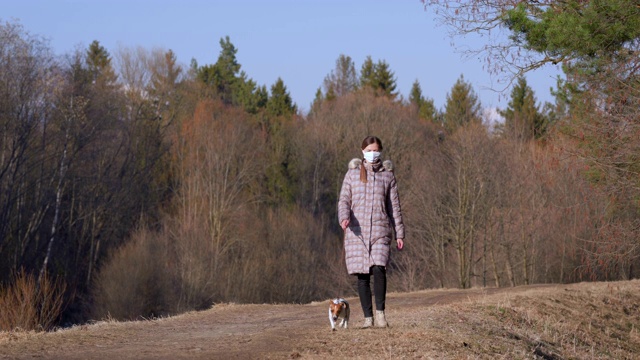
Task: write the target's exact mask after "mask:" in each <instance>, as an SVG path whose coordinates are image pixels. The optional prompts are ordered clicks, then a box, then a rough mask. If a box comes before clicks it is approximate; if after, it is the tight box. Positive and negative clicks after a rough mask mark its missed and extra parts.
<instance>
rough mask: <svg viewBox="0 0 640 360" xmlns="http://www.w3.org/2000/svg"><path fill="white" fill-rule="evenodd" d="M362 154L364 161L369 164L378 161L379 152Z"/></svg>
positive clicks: (364, 152)
mask: <svg viewBox="0 0 640 360" xmlns="http://www.w3.org/2000/svg"><path fill="white" fill-rule="evenodd" d="M362 154H363V155H364V159H365V160H367V162H370V163H372V162H376V161H378V159H380V152H378V151H363V152H362Z"/></svg>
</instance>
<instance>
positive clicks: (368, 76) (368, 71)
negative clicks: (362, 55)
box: [360, 56, 375, 89]
mask: <svg viewBox="0 0 640 360" xmlns="http://www.w3.org/2000/svg"><path fill="white" fill-rule="evenodd" d="M360 86H362V87H366V86H369V87H371V88H374V89H375V65H374V64H373V60H371V56H367V58H366V59H365V60H364V63H362V68H361V69H360Z"/></svg>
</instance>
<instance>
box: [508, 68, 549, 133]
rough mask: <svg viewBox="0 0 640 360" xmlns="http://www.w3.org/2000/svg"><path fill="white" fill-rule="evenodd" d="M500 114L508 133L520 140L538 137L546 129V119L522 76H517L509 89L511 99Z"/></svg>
mask: <svg viewBox="0 0 640 360" xmlns="http://www.w3.org/2000/svg"><path fill="white" fill-rule="evenodd" d="M500 115H502V116H503V117H504V118H505V127H506V131H507V132H508V134H510V135H511V136H514V137H516V138H518V139H521V140H530V139H533V138H536V139H537V138H540V137H541V136H542V135H543V134H544V132H545V130H546V119H545V117H544V116H543V115H542V114H541V113H540V111H539V109H538V106H537V105H536V98H535V96H534V94H533V90H532V89H531V88H530V87H529V86H528V85H527V80H526V79H525V78H524V77H520V78H518V82H517V84H516V85H515V86H514V87H513V89H512V90H511V100H510V101H509V105H508V107H507V109H506V110H504V111H501V112H500Z"/></svg>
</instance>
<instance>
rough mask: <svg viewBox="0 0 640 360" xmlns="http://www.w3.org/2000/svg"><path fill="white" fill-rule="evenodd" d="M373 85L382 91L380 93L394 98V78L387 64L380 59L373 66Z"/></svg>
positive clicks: (395, 94) (395, 93)
mask: <svg viewBox="0 0 640 360" xmlns="http://www.w3.org/2000/svg"><path fill="white" fill-rule="evenodd" d="M374 79H375V80H374V81H375V82H374V85H375V88H376V89H379V90H381V91H382V93H383V94H384V95H386V96H389V97H391V98H392V99H394V98H395V97H396V96H397V95H398V93H397V92H395V91H396V79H395V77H394V73H393V72H392V71H391V69H390V68H389V64H388V63H387V62H386V61H384V60H380V61H378V63H377V64H376V66H375V71H374Z"/></svg>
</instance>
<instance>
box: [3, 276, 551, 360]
mask: <svg viewBox="0 0 640 360" xmlns="http://www.w3.org/2000/svg"><path fill="white" fill-rule="evenodd" d="M534 287H536V288H541V287H545V286H544V285H537V286H530V287H518V288H507V289H482V290H481V289H472V290H432V291H423V292H415V293H406V294H389V295H388V299H387V304H388V305H387V317H388V320H389V324H390V327H389V328H387V329H359V328H358V327H359V325H360V324H361V323H362V320H363V319H362V311H361V309H360V306H359V303H358V301H357V299H356V298H349V299H348V300H349V301H350V303H351V307H352V309H353V310H352V316H351V322H350V328H349V329H347V330H338V331H335V332H331V331H330V326H329V321H328V318H327V309H328V301H327V302H325V301H323V302H317V303H312V304H306V305H235V304H221V305H216V306H214V307H213V308H212V309H210V310H207V311H201V312H192V313H187V314H183V315H180V316H175V317H172V318H165V319H157V320H152V321H138V322H124V323H120V322H115V321H113V322H100V323H97V324H92V325H85V326H76V327H74V328H71V329H65V330H60V331H57V332H53V333H39V334H37V333H28V334H25V333H19V332H17V333H11V334H5V335H3V336H4V337H5V338H0V358H9V359H13V358H15V359H31V358H38V359H142V358H153V359H181V358H190V359H251V358H259V359H264V358H297V357H303V358H328V357H331V354H333V353H334V350H336V349H337V348H338V347H350V346H358V345H362V344H363V343H367V345H366V346H373V347H375V346H378V345H381V344H387V343H393V341H394V334H397V333H400V332H398V331H396V332H394V328H396V329H398V330H400V329H404V330H403V331H402V334H403V337H405V338H409V337H410V336H411V334H412V332H411V329H412V327H416V326H417V322H418V320H417V319H418V314H420V312H421V311H427V310H429V309H430V308H431V309H433V308H434V307H438V306H440V305H445V304H452V303H456V302H464V301H467V300H481V299H482V298H484V297H487V296H489V295H491V294H500V293H505V292H509V293H510V294H514V293H519V292H525V291H527V290H529V289H532V288H534ZM547 287H550V285H548V286H547ZM420 321H422V320H420ZM425 321H428V320H425ZM424 340H425V339H415V341H417V342H420V341H424ZM376 344H378V345H376ZM381 346H383V348H382V349H383V350H384V345H381ZM403 346H405V347H406V346H407V345H406V344H405V345H403ZM416 355H417V354H416ZM383 357H384V356H383ZM389 357H391V356H389Z"/></svg>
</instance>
